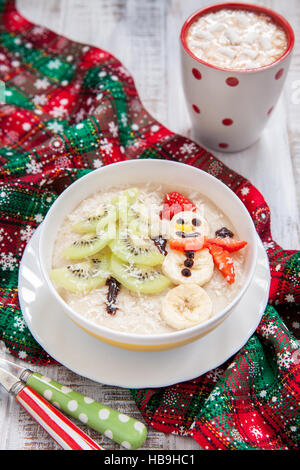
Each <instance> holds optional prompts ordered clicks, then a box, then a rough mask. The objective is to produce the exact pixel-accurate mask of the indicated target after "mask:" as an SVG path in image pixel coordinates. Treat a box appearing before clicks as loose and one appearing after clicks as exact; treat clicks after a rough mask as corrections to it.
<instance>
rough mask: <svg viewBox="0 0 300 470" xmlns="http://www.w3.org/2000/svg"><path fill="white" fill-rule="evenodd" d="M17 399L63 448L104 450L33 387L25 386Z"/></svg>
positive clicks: (17, 395)
mask: <svg viewBox="0 0 300 470" xmlns="http://www.w3.org/2000/svg"><path fill="white" fill-rule="evenodd" d="M16 400H17V402H18V403H19V404H20V405H21V406H22V407H23V408H25V410H26V411H27V412H28V413H29V414H30V415H31V416H32V418H34V419H35V420H36V421H37V422H38V423H39V424H40V425H41V426H42V427H43V428H44V429H45V431H46V432H47V433H48V434H50V436H51V437H52V438H53V439H54V440H55V441H56V442H57V444H58V445H59V446H60V447H62V448H63V449H65V450H103V449H102V447H100V446H99V445H98V444H96V442H94V441H93V440H92V439H91V438H90V437H89V436H88V435H87V434H85V433H84V432H83V431H81V429H79V428H78V427H77V426H75V425H74V424H73V423H72V422H71V421H70V420H69V419H68V418H66V417H65V416H64V415H63V414H62V413H61V412H60V411H58V410H57V409H56V408H54V406H52V405H51V404H50V403H48V402H47V400H45V399H44V398H43V397H41V396H40V395H39V394H38V393H37V392H35V391H34V390H33V389H32V388H31V387H23V388H22V389H21V391H19V392H18V393H17V394H16Z"/></svg>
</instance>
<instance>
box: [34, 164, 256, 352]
mask: <svg viewBox="0 0 300 470" xmlns="http://www.w3.org/2000/svg"><path fill="white" fill-rule="evenodd" d="M153 182H155V183H157V184H160V183H161V184H166V185H168V186H173V187H174V190H176V186H177V187H178V186H181V187H182V186H185V187H188V188H189V189H191V190H194V191H195V190H196V191H199V193H202V194H203V195H205V196H206V197H208V198H209V199H211V200H212V201H213V202H214V203H215V204H216V205H217V206H218V207H219V208H220V209H221V210H222V211H223V212H224V214H225V215H226V216H227V217H228V218H229V219H230V221H231V222H232V224H233V226H234V227H235V228H236V229H237V231H238V236H239V238H240V239H242V240H246V241H247V242H248V245H247V247H246V248H245V253H246V257H245V258H246V259H245V264H244V270H245V273H244V279H245V282H244V285H243V287H242V289H241V290H240V292H239V293H238V295H237V296H236V297H235V298H234V300H233V301H232V302H231V303H230V304H229V305H228V306H227V307H226V308H225V309H224V310H222V311H221V312H219V313H218V314H216V315H215V316H213V317H212V318H210V319H209V320H208V321H206V322H205V323H202V324H200V325H197V326H194V327H192V328H189V329H186V330H180V331H176V332H172V333H165V334H159V335H137V334H130V333H124V332H120V331H116V330H112V329H109V328H106V327H103V326H100V325H97V324H96V323H93V322H92V321H90V320H88V319H86V318H84V317H82V316H81V315H79V314H78V313H76V312H75V311H74V310H72V309H71V308H70V307H69V305H67V303H66V302H65V301H64V300H63V299H62V298H61V297H60V295H59V294H58V292H57V290H56V289H55V287H54V285H53V284H52V281H51V280H50V277H49V273H50V271H51V265H52V253H53V246H54V242H55V239H56V237H57V231H58V229H59V227H60V226H61V224H62V223H63V221H64V218H65V217H66V216H67V215H68V214H70V212H72V210H73V209H74V208H75V207H76V206H77V205H78V204H79V203H80V202H81V201H82V200H83V199H85V198H87V197H89V196H91V195H92V194H94V193H96V192H99V191H100V190H101V191H105V190H106V189H107V190H109V189H110V188H111V187H115V186H121V185H125V184H128V185H132V186H134V185H136V184H141V183H153ZM256 258H257V233H256V230H255V227H254V224H253V222H252V219H251V217H250V215H249V213H248V211H247V209H246V208H245V206H244V205H243V203H242V202H241V201H240V199H239V198H238V197H237V196H236V195H235V194H234V192H233V191H231V190H230V189H229V188H228V187H227V186H225V184H223V183H222V182H221V181H219V180H218V179H216V178H214V177H213V176H211V175H209V174H208V173H205V172H204V171H202V170H199V169H198V168H194V167H192V166H189V165H185V164H183V163H175V162H170V161H163V160H133V161H125V162H120V163H115V164H111V165H108V166H105V167H102V168H99V169H98V170H95V171H92V172H91V173H89V174H88V175H86V176H84V177H82V178H80V179H79V180H78V181H76V182H75V183H73V184H72V185H71V186H69V187H68V188H67V189H66V190H65V191H64V192H63V193H62V194H61V195H60V196H59V197H58V199H57V200H56V201H55V203H54V204H53V205H52V207H51V208H50V210H49V212H48V214H47V216H46V217H45V220H44V222H43V224H42V227H41V234H40V240H39V262H40V266H41V271H42V274H43V277H44V279H45V282H46V285H47V286H48V288H49V292H50V293H51V295H52V296H53V298H55V299H56V302H57V308H61V309H62V310H63V312H64V313H66V314H67V315H68V316H69V317H70V318H71V319H72V320H73V321H74V322H75V323H76V324H77V325H78V326H79V327H80V328H82V329H83V330H85V331H86V332H88V333H89V334H91V335H93V336H95V337H97V338H99V339H100V340H102V341H105V342H107V343H109V344H113V345H115V346H118V347H121V348H125V349H132V350H141V351H152V350H163V349H171V348H175V347H178V346H181V345H183V344H186V343H189V342H191V341H194V340H196V339H198V338H200V337H201V336H203V335H205V334H207V333H208V332H209V331H211V330H213V329H214V328H216V327H217V326H218V325H220V323H221V322H222V321H223V320H224V319H225V318H226V317H227V316H228V315H230V312H231V310H232V308H233V307H234V306H235V305H236V304H237V303H238V302H239V300H240V299H241V298H242V296H243V295H244V294H245V292H246V290H247V288H248V286H249V284H250V282H251V279H252V277H253V274H254V269H255V266H256Z"/></svg>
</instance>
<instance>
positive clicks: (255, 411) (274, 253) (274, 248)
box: [0, 0, 300, 450]
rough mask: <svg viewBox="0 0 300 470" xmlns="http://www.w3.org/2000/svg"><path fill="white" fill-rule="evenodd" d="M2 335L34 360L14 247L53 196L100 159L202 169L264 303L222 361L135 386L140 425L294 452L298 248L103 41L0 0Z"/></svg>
mask: <svg viewBox="0 0 300 470" xmlns="http://www.w3.org/2000/svg"><path fill="white" fill-rule="evenodd" d="M0 16H1V17H0V78H1V79H2V80H3V81H4V82H5V85H6V88H5V103H4V104H1V106H0V243H1V252H0V308H1V310H0V340H2V341H4V342H5V344H6V347H7V348H8V349H9V350H10V352H11V353H12V354H13V355H15V356H16V357H19V358H21V359H24V360H27V361H29V362H32V363H35V364H50V363H54V362H55V361H54V360H53V359H52V358H51V357H50V356H49V355H48V354H47V353H46V352H45V351H43V350H42V348H41V347H40V346H39V344H37V342H36V341H35V340H34V339H33V337H32V336H31V334H30V331H29V330H28V328H27V326H26V324H25V323H24V320H23V316H22V312H21V311H20V307H19V302H18V269H19V264H20V260H21V257H22V254H23V252H24V248H25V246H26V244H27V243H28V241H29V240H30V238H31V236H32V234H33V233H34V231H35V229H36V228H37V226H38V225H39V224H40V223H41V222H42V221H43V219H44V217H45V215H46V214H47V211H48V209H49V207H50V206H51V204H52V203H53V202H54V201H55V199H56V198H57V196H58V195H59V194H60V193H61V192H62V191H63V190H64V189H65V188H66V187H67V186H69V185H70V184H71V183H72V182H73V181H75V180H77V179H78V178H80V177H81V176H83V175H85V174H87V173H88V172H89V171H93V170H94V169H96V168H100V167H101V166H102V165H108V164H110V163H114V162H119V161H123V160H126V159H136V158H150V159H151V158H152V159H153V158H156V159H167V160H171V161H179V162H182V163H186V164H188V165H194V166H195V167H197V168H201V169H202V170H204V171H206V172H208V173H210V174H211V175H213V176H215V177H216V178H219V179H220V180H221V181H223V182H224V183H225V184H226V185H227V186H228V187H230V188H231V189H232V190H233V191H234V192H235V193H236V194H237V195H238V197H239V198H240V199H241V201H242V202H243V203H244V204H245V206H246V207H247V209H248V211H249V213H250V215H251V217H252V219H253V221H254V223H255V226H256V229H257V232H258V234H259V236H260V237H261V239H262V241H263V243H264V246H265V248H266V250H267V253H268V256H269V261H270V271H271V288H270V295H269V304H268V306H267V308H266V311H265V313H264V316H263V318H262V320H261V323H260V325H259V326H258V328H257V330H256V332H255V334H254V335H253V336H252V337H251V338H250V339H249V340H248V342H247V344H246V345H245V346H244V347H243V348H242V349H241V350H240V351H239V352H238V353H237V354H236V355H235V356H234V357H233V358H231V359H230V360H228V361H227V363H226V364H224V365H222V366H220V367H218V368H216V369H215V370H212V371H210V372H208V373H207V374H205V375H203V376H201V377H199V378H196V379H194V380H191V381H188V382H185V383H181V384H176V385H173V386H170V387H166V388H162V389H158V390H157V389H145V390H133V391H132V396H133V397H134V399H135V400H136V403H137V405H138V407H139V409H140V410H141V412H142V414H143V416H144V418H145V420H146V422H147V423H148V424H149V425H151V426H153V427H154V428H156V429H158V430H161V431H164V432H167V433H174V434H178V435H186V436H191V437H192V438H194V439H195V440H196V441H197V442H198V443H199V444H200V445H201V446H202V447H203V448H204V449H273V450H278V449H298V448H299V422H298V420H299V370H300V352H299V343H298V342H297V338H299V331H300V319H299V305H300V254H299V252H297V251H292V250H291V251H286V250H283V249H282V248H281V247H280V246H279V245H278V244H277V243H276V242H275V241H274V240H273V239H272V236H271V232H270V211H269V208H268V206H267V204H266V202H265V200H264V198H263V197H262V195H261V194H260V193H259V192H258V191H257V189H256V188H255V187H254V186H253V185H252V184H251V183H250V182H249V181H248V180H246V179H245V178H243V177H242V176H241V175H238V174H237V173H235V172H234V171H232V170H230V169H229V168H228V167H226V166H225V165H224V164H223V163H222V162H221V161H220V160H218V159H217V158H215V157H214V156H213V155H212V154H211V153H209V152H208V151H206V150H205V149H204V148H202V147H200V146H199V145H198V144H196V143H195V142H192V141H191V140H189V139H187V138H185V137H182V136H180V135H177V134H174V133H173V132H171V131H170V130H168V129H167V128H166V127H164V126H162V125H161V124H160V123H159V122H157V121H156V120H154V119H153V118H152V117H151V115H149V113H148V112H147V111H146V110H145V108H144V107H143V105H142V103H141V101H140V98H139V96H138V94H137V90H136V88H135V85H134V81H133V79H132V77H131V75H130V73H129V72H128V71H127V70H126V68H125V67H124V66H123V65H122V64H121V62H120V61H119V60H117V59H116V58H115V57H113V56H112V55H111V54H110V53H108V52H107V51H104V50H102V49H99V48H96V47H92V46H88V45H84V44H79V43H76V42H74V41H70V40H68V39H67V38H65V37H63V36H60V35H57V34H56V33H54V32H52V31H50V30H48V29H47V28H44V27H42V26H38V25H34V24H33V23H31V22H30V21H28V20H27V19H25V18H24V17H23V16H21V15H20V14H19V12H18V11H17V9H16V7H15V2H14V0H8V1H4V0H0Z"/></svg>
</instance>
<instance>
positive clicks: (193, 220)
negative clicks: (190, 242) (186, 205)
mask: <svg viewBox="0 0 300 470" xmlns="http://www.w3.org/2000/svg"><path fill="white" fill-rule="evenodd" d="M209 234H210V229H209V225H208V222H207V220H206V219H205V218H204V217H203V216H202V215H200V214H199V213H198V212H192V211H182V212H178V213H177V214H175V215H174V217H173V218H172V220H171V238H189V237H197V236H204V237H207V236H209Z"/></svg>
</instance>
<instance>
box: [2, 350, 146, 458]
mask: <svg viewBox="0 0 300 470" xmlns="http://www.w3.org/2000/svg"><path fill="white" fill-rule="evenodd" d="M0 363H2V364H5V366H6V368H8V369H9V370H10V372H12V373H14V374H15V375H16V376H18V377H19V379H20V380H22V382H24V383H26V385H28V386H30V387H31V388H33V389H34V390H35V391H36V392H38V393H39V394H40V395H42V396H43V397H44V398H46V400H47V401H49V402H50V403H52V405H54V406H56V407H57V408H58V409H59V410H61V411H63V412H64V413H66V414H68V415H70V416H73V417H74V418H76V419H78V420H79V421H81V422H82V423H84V424H86V425H87V426H89V427H91V428H92V429H95V430H96V431H98V432H100V433H101V434H104V435H105V436H106V437H108V438H109V439H111V440H113V441H114V442H117V443H118V444H120V445H121V446H123V447H125V448H127V449H137V448H139V447H141V446H142V445H143V443H144V442H145V440H146V436H147V429H146V426H145V425H144V424H143V423H141V422H140V421H137V420H136V419H134V418H131V417H129V416H127V415H125V414H123V413H120V412H118V411H117V410H114V409H113V408H109V407H108V406H105V405H103V404H101V403H99V402H97V401H95V400H93V399H92V398H89V397H86V396H84V395H82V394H81V393H79V392H76V391H74V390H72V389H70V388H69V387H66V386H64V385H61V384H59V383H58V382H55V381H54V380H52V379H49V378H48V377H45V376H43V375H41V374H39V373H37V372H32V371H31V370H29V369H24V368H23V367H20V366H18V365H17V364H14V363H12V362H10V361H7V360H5V359H2V358H0Z"/></svg>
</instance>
